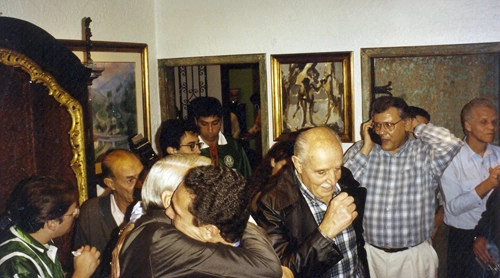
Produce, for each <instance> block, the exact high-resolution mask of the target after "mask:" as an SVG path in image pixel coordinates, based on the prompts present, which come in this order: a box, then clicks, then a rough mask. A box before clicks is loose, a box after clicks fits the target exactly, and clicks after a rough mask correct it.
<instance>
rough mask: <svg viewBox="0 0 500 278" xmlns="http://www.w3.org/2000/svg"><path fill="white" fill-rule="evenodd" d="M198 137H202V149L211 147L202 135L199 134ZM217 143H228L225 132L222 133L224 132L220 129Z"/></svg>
mask: <svg viewBox="0 0 500 278" xmlns="http://www.w3.org/2000/svg"><path fill="white" fill-rule="evenodd" d="M198 138H199V139H200V142H201V143H202V145H201V149H206V148H210V146H209V145H208V144H207V143H205V141H203V138H201V136H200V135H198ZM217 145H219V146H221V145H227V139H226V137H225V136H224V134H222V132H220V131H219V139H218V140H217Z"/></svg>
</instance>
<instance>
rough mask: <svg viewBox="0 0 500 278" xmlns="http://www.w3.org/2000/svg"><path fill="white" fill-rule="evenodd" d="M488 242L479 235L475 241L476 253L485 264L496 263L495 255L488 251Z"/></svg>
mask: <svg viewBox="0 0 500 278" xmlns="http://www.w3.org/2000/svg"><path fill="white" fill-rule="evenodd" d="M487 244H488V240H487V239H486V238H484V237H478V238H476V240H475V241H474V246H473V249H474V254H475V255H476V257H478V258H479V259H481V261H483V262H484V263H485V264H489V265H495V261H494V260H493V257H492V256H491V255H490V253H488V250H486V245H487Z"/></svg>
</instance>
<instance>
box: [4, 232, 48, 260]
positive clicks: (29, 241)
mask: <svg viewBox="0 0 500 278" xmlns="http://www.w3.org/2000/svg"><path fill="white" fill-rule="evenodd" d="M9 230H10V232H11V233H12V234H13V235H14V236H15V237H17V238H18V239H19V240H20V241H22V242H24V243H25V244H26V245H28V246H29V247H30V248H31V249H35V250H37V251H38V252H40V253H45V252H46V253H47V255H48V256H49V258H50V259H51V260H52V262H55V261H56V258H57V247H56V246H54V244H53V243H52V241H49V242H48V243H47V244H44V245H42V244H41V243H40V242H38V241H36V239H34V238H33V237H32V236H30V235H29V234H28V233H25V232H23V231H22V230H20V229H19V228H17V226H15V225H14V226H12V227H10V229H9Z"/></svg>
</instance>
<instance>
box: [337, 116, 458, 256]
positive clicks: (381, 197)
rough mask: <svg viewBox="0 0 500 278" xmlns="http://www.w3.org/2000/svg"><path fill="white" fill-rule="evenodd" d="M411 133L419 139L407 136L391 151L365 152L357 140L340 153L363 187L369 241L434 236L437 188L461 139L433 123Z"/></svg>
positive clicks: (399, 243)
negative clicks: (343, 153)
mask: <svg viewBox="0 0 500 278" xmlns="http://www.w3.org/2000/svg"><path fill="white" fill-rule="evenodd" d="M414 133H415V136H416V138H417V139H413V138H408V140H407V141H406V143H405V144H404V145H403V146H401V148H400V149H399V150H398V151H397V152H396V153H395V154H394V155H392V154H391V153H390V152H388V151H385V150H383V149H382V148H381V147H380V145H377V144H375V146H374V147H373V149H372V150H371V152H370V154H369V156H365V155H364V154H363V153H361V152H360V149H361V147H362V146H363V141H359V142H357V143H356V144H354V146H352V147H351V148H350V149H349V150H348V151H347V152H346V154H345V156H344V162H345V164H344V166H345V167H347V168H349V169H350V170H351V172H352V174H353V175H354V178H355V179H356V180H357V181H359V183H360V184H361V186H364V187H366V190H367V197H366V204H365V216H364V219H363V228H364V230H365V232H364V236H365V239H366V242H368V243H369V244H372V245H376V246H381V247H390V248H401V247H409V246H415V245H417V244H420V243H422V242H423V241H425V240H427V239H429V238H430V237H431V235H432V232H433V229H434V200H435V197H434V196H435V189H436V186H437V184H438V181H439V178H440V176H441V174H442V173H443V171H444V169H445V168H446V167H447V166H448V164H449V163H450V161H451V160H452V159H453V157H454V156H455V154H456V153H457V152H458V150H459V149H460V147H461V146H462V145H463V143H462V141H461V140H460V139H458V138H456V137H455V136H454V135H453V134H451V133H450V131H449V130H447V129H445V128H442V127H437V126H434V125H432V124H427V125H425V124H419V125H418V126H416V127H415V130H414Z"/></svg>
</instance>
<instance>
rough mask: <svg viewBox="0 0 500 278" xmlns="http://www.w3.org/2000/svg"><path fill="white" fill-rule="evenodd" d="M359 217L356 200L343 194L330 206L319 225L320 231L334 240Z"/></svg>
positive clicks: (334, 199)
mask: <svg viewBox="0 0 500 278" xmlns="http://www.w3.org/2000/svg"><path fill="white" fill-rule="evenodd" d="M356 216H358V213H357V212H356V205H355V204H354V198H353V197H351V196H349V195H347V193H345V192H342V193H340V194H339V195H338V196H337V197H335V198H333V199H332V200H331V201H330V203H329V204H328V208H327V209H326V213H325V217H324V218H323V221H322V222H321V224H320V225H319V230H320V231H321V232H322V233H323V234H325V235H326V236H327V237H329V238H331V239H333V238H334V237H335V236H336V235H337V234H339V233H340V232H342V231H343V230H344V229H345V228H347V227H349V225H351V223H352V221H354V219H355V218H356Z"/></svg>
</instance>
